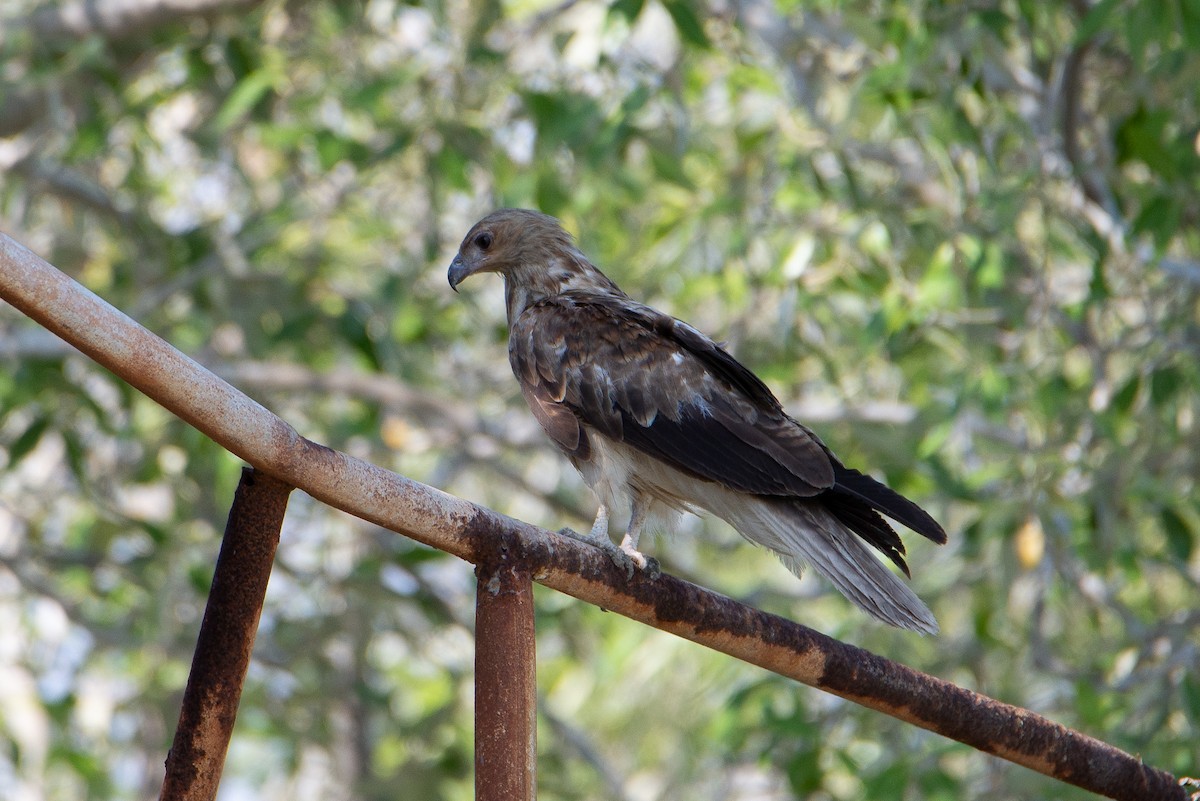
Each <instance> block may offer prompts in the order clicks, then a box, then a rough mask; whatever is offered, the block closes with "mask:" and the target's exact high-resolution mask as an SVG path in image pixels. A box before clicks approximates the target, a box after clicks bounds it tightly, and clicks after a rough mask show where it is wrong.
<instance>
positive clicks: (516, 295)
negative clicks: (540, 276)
mask: <svg viewBox="0 0 1200 801" xmlns="http://www.w3.org/2000/svg"><path fill="white" fill-rule="evenodd" d="M532 294H533V293H532V291H531V289H530V287H528V286H526V285H524V284H522V283H521V282H520V281H514V280H513V279H512V278H510V277H509V276H507V275H506V276H504V307H505V309H506V310H507V311H508V327H509V328H512V325H513V323H514V322H516V319H517V318H518V317H520V316H521V312H523V311H525V310H526V309H528V308H529V305H530V304H531V303H536V302H537V301H539V300H541V299H542V298H541V297H532Z"/></svg>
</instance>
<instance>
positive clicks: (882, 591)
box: [710, 496, 938, 634]
mask: <svg viewBox="0 0 1200 801" xmlns="http://www.w3.org/2000/svg"><path fill="white" fill-rule="evenodd" d="M745 501H746V499H745V496H742V502H741V503H738V504H731V505H730V508H727V509H714V508H712V507H710V510H711V511H712V512H714V513H715V514H717V515H718V516H720V517H721V518H723V519H724V520H726V521H727V522H728V523H729V524H730V525H732V526H733V527H734V528H736V529H737V530H738V532H740V533H741V535H742V536H743V537H745V538H746V539H748V540H750V541H751V542H756V543H758V544H760V545H764V546H766V547H767V548H770V549H771V550H772V551H775V553H777V554H778V555H779V557H780V558H781V559H782V560H783V563H784V564H785V565H786V566H787V568H788V569H789V570H791V571H792V572H793V573H795V574H796V575H797V576H799V575H800V572H801V570H802V569H803V567H804V565H805V564H810V565H812V566H813V567H814V568H815V569H816V570H817V571H818V572H820V573H821V574H822V575H824V576H825V577H826V578H828V579H829V580H830V581H831V582H833V585H834V586H835V587H837V588H838V590H839V591H840V592H841V593H842V594H843V595H845V596H846V597H847V598H849V599H850V600H851V601H853V602H854V603H855V604H857V605H858V606H860V607H861V608H862V609H863V610H864V611H866V612H867V613H868V614H870V615H872V616H874V617H876V618H879V619H880V620H882V621H883V622H885V623H889V624H891V625H893V626H897V627H899V628H904V629H911V630H912V631H917V632H920V633H922V634H937V631H938V624H937V620H935V619H934V617H933V613H932V612H930V611H929V607H927V606H926V605H925V604H924V602H922V601H921V599H920V598H918V597H917V596H916V594H914V593H913V591H912V590H910V589H909V588H908V587H907V586H906V585H905V584H904V582H902V581H901V580H900V579H899V578H898V577H897V576H896V575H895V574H894V573H892V571H890V570H889V569H888V568H887V567H886V566H885V565H884V564H883V562H881V561H879V559H878V558H877V557H876V556H875V554H874V553H873V552H872V551H871V549H870V548H869V547H867V545H866V543H864V542H863V541H862V540H861V539H859V537H858V536H857V535H855V534H854V533H853V532H852V531H850V529H848V528H846V526H845V525H843V524H842V523H841V522H839V521H838V520H837V519H836V518H835V517H834V516H833V515H832V514H830V513H829V512H827V511H826V510H824V509H822V508H821V507H819V506H817V505H815V504H812V503H811V502H805V501H790V500H783V499H765V498H759V499H755V500H754V501H753V502H750V503H746V502H745Z"/></svg>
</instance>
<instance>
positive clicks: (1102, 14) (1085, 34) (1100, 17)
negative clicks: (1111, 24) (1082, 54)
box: [1074, 0, 1122, 47]
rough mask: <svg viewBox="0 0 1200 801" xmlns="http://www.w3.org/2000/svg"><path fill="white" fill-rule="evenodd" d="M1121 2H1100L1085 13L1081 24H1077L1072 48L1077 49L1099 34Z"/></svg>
mask: <svg viewBox="0 0 1200 801" xmlns="http://www.w3.org/2000/svg"><path fill="white" fill-rule="evenodd" d="M1121 2H1122V0H1100V2H1099V3H1097V4H1096V5H1095V6H1093V7H1092V10H1091V11H1089V12H1088V13H1087V16H1086V17H1084V18H1083V22H1081V23H1079V28H1078V29H1077V30H1076V31H1075V42H1074V46H1075V47H1078V46H1079V45H1081V44H1083V43H1084V42H1086V41H1088V40H1089V39H1091V38H1092V37H1093V36H1095V35H1096V34H1097V33H1099V32H1100V30H1101V29H1102V28H1104V27H1105V26H1107V24H1108V20H1109V18H1110V17H1112V15H1113V12H1114V11H1115V10H1116V8H1117V5H1118V4H1120V3H1121Z"/></svg>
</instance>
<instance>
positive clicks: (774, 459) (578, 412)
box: [509, 292, 834, 497]
mask: <svg viewBox="0 0 1200 801" xmlns="http://www.w3.org/2000/svg"><path fill="white" fill-rule="evenodd" d="M509 359H510V361H511V362H512V366H513V372H514V373H515V374H516V376H517V378H518V379H519V380H520V382H521V384H522V388H523V392H524V393H525V395H526V398H527V399H528V398H530V397H531V396H532V397H533V398H534V400H532V401H530V405H531V407H534V413H535V415H537V416H538V419H539V421H540V422H541V423H542V425H543V427H545V428H546V430H547V432H548V433H549V434H550V436H551V437H553V438H554V439H555V441H556V442H558V443H559V445H560V446H562V447H564V449H566V450H568V451H569V452H570V451H571V450H572V448H571V447H570V445H571V443H573V442H575V441H576V440H575V435H574V434H571V433H570V432H569V431H568V428H569V426H567V425H565V421H564V420H562V419H560V418H559V417H558V416H557V415H550V414H549V413H548V412H547V411H546V410H545V409H544V408H543V409H541V410H540V412H539V409H538V408H537V407H535V403H537V404H544V403H545V402H546V401H547V400H548V401H551V402H552V403H553V402H555V401H557V402H559V403H560V405H561V407H563V408H565V409H566V410H569V412H570V413H571V414H572V415H573V416H574V417H575V419H576V420H577V421H578V423H582V424H586V425H587V426H591V427H593V428H595V429H597V430H598V431H599V432H601V433H603V434H604V435H605V436H608V437H611V438H612V439H615V440H618V441H624V442H627V443H629V444H631V445H633V446H634V447H636V448H638V449H639V450H641V451H642V452H644V453H646V454H647V455H649V456H652V457H654V458H657V459H660V460H662V461H664V462H666V463H667V464H670V465H671V466H673V467H675V468H676V469H679V470H683V471H685V472H687V473H689V474H692V475H695V476H698V477H700V478H704V479H707V480H710V481H716V482H719V483H721V484H724V485H725V486H728V487H730V488H732V489H736V490H739V491H742V492H750V493H755V494H760V495H782V496H799V497H811V496H813V495H817V494H819V493H820V492H822V491H823V490H826V489H828V488H829V487H831V486H832V485H833V482H834V475H833V462H832V461H831V460H830V457H829V456H828V454H827V452H826V451H825V448H824V446H823V445H822V444H821V442H820V440H818V439H817V438H816V436H815V435H814V434H812V432H810V431H808V430H807V429H806V428H804V427H803V426H801V425H800V424H798V423H796V422H795V421H794V420H792V419H791V418H789V417H788V416H787V414H785V413H784V411H783V409H782V408H781V407H780V405H779V402H778V401H777V400H776V399H775V397H774V395H772V394H771V392H770V390H769V389H767V387H766V386H765V385H764V384H763V383H762V381H760V380H759V379H758V378H757V377H756V376H755V375H754V374H753V373H751V372H750V371H749V370H747V369H746V368H745V367H743V366H742V365H741V364H739V363H738V362H737V360H735V359H734V358H733V357H732V356H730V355H729V354H728V353H727V352H726V351H725V350H724V349H722V348H721V347H720V346H718V345H717V344H716V343H715V342H713V341H712V340H710V339H709V338H708V337H705V336H704V335H703V334H701V333H700V332H698V331H696V330H695V329H694V328H691V327H690V326H687V325H686V324H684V323H681V322H679V321H677V320H675V319H674V318H672V317H669V316H668V315H665V314H662V313H660V312H656V311H654V310H653V309H650V308H649V307H646V306H642V305H640V304H636V303H633V302H632V301H629V300H628V299H626V298H618V297H612V298H608V297H603V296H596V295H583V294H575V293H569V292H568V293H564V294H560V295H558V296H555V297H553V298H549V299H547V300H544V301H541V302H539V303H536V304H533V305H532V306H530V307H529V308H528V309H526V311H525V312H524V313H523V314H522V315H521V316H520V318H519V319H517V320H516V321H514V323H513V328H512V333H511V336H510V339H509ZM551 417H553V419H551ZM548 423H550V424H552V425H553V427H554V428H553V430H552V428H551V426H550V425H548ZM581 430H582V429H581ZM556 431H557V432H558V433H557V434H556V433H555V432H556ZM585 441H586V440H585Z"/></svg>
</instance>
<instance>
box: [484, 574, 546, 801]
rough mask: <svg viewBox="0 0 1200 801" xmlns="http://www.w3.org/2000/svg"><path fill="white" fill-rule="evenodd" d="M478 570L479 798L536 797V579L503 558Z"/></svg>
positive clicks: (520, 800)
mask: <svg viewBox="0 0 1200 801" xmlns="http://www.w3.org/2000/svg"><path fill="white" fill-rule="evenodd" d="M475 575H476V576H477V577H478V593H477V595H476V598H475V801H535V799H536V797H537V678H536V672H535V661H536V657H535V651H536V649H535V644H534V633H533V581H532V579H531V578H530V573H529V570H528V569H526V568H525V567H523V566H520V565H513V564H510V563H506V562H504V561H503V560H494V561H493V560H487V561H486V562H480V563H479V565H478V566H476V568H475Z"/></svg>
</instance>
